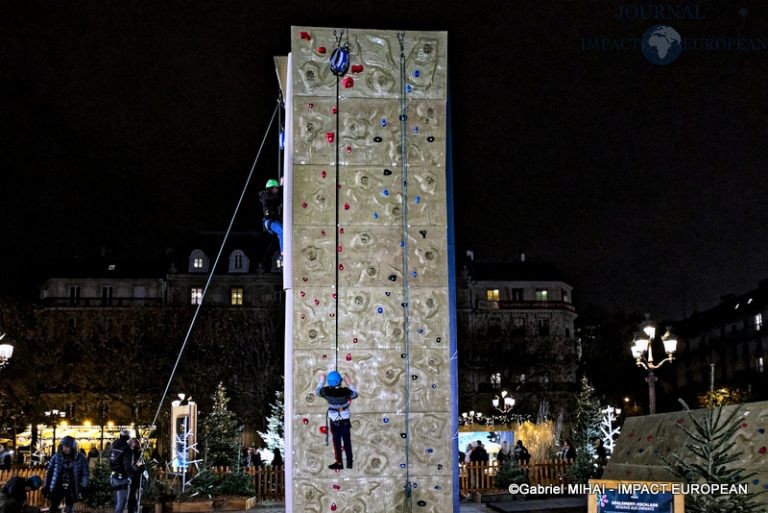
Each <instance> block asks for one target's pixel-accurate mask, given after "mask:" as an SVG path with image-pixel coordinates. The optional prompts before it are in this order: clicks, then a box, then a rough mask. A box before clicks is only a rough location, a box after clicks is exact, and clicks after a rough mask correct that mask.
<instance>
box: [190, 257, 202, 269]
mask: <svg viewBox="0 0 768 513" xmlns="http://www.w3.org/2000/svg"><path fill="white" fill-rule="evenodd" d="M192 267H194V268H195V269H202V268H203V259H202V258H200V257H197V258H195V260H194V261H193V262H192Z"/></svg>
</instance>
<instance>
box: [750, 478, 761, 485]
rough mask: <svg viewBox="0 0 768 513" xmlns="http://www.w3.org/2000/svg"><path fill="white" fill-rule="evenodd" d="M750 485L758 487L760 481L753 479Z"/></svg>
mask: <svg viewBox="0 0 768 513" xmlns="http://www.w3.org/2000/svg"><path fill="white" fill-rule="evenodd" d="M752 484H753V485H759V484H760V480H759V479H753V480H752Z"/></svg>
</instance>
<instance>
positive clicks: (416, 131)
mask: <svg viewBox="0 0 768 513" xmlns="http://www.w3.org/2000/svg"><path fill="white" fill-rule="evenodd" d="M413 133H414V134H418V133H419V127H417V126H415V127H413Z"/></svg>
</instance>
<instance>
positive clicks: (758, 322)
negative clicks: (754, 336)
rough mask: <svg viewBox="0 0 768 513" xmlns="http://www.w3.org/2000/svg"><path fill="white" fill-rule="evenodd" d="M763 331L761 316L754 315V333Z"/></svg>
mask: <svg viewBox="0 0 768 513" xmlns="http://www.w3.org/2000/svg"><path fill="white" fill-rule="evenodd" d="M761 329H763V314H761V313H759V314H755V331H760V330H761Z"/></svg>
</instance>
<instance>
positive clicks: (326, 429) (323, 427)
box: [318, 426, 328, 434]
mask: <svg viewBox="0 0 768 513" xmlns="http://www.w3.org/2000/svg"><path fill="white" fill-rule="evenodd" d="M318 429H319V430H320V432H321V433H322V434H326V433H327V432H328V428H327V427H325V426H320V427H319V428H318Z"/></svg>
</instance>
